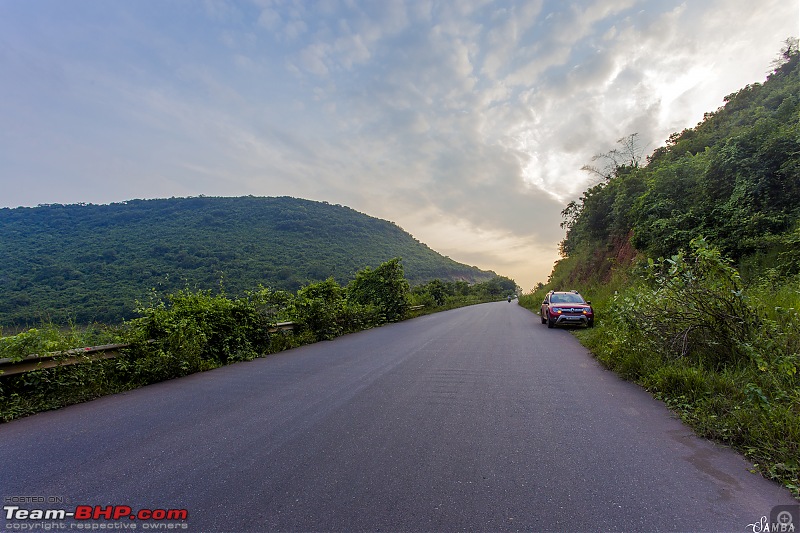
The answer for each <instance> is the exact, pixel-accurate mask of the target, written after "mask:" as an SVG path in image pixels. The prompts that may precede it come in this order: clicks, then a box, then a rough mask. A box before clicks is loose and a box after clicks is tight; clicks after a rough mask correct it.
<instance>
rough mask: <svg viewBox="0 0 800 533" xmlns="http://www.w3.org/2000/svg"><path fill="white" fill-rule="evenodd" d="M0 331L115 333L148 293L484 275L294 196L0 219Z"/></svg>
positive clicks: (50, 211) (52, 209)
mask: <svg viewBox="0 0 800 533" xmlns="http://www.w3.org/2000/svg"><path fill="white" fill-rule="evenodd" d="M0 236H1V237H0V325H3V326H6V327H8V326H19V325H25V324H36V323H38V322H39V321H40V320H42V319H49V320H54V321H56V322H61V321H64V320H67V319H71V320H75V321H76V322H78V323H87V322H92V321H98V322H105V323H114V322H119V321H120V320H121V319H123V318H128V317H131V316H132V315H133V308H134V305H135V301H136V300H137V299H139V300H143V299H146V298H147V297H148V295H149V293H150V291H151V290H152V289H156V290H157V291H159V292H169V291H173V290H176V289H180V288H186V287H189V288H192V289H194V288H200V289H212V290H215V291H218V290H220V288H221V289H222V290H224V292H225V293H226V294H229V295H239V294H242V293H243V292H244V291H247V290H250V289H255V288H257V287H258V285H259V284H261V285H264V286H268V287H271V288H274V289H284V290H291V291H294V290H297V289H298V288H299V287H301V286H302V285H304V284H306V283H308V282H309V281H314V280H322V279H327V278H328V277H333V278H335V279H336V280H337V281H338V282H340V283H342V284H344V283H347V282H348V281H350V280H351V279H352V278H353V276H354V274H355V273H356V272H357V271H358V270H361V269H363V268H364V267H366V266H370V267H376V266H378V265H379V264H381V263H382V262H384V261H387V260H389V259H391V258H393V257H401V258H402V259H403V263H402V264H403V266H404V269H405V275H406V278H407V279H408V280H409V282H410V283H411V284H412V285H414V284H418V283H424V282H426V281H429V280H431V279H435V278H440V279H442V280H464V281H468V282H475V281H483V280H486V279H489V278H491V277H493V276H494V273H493V272H487V271H483V270H480V269H478V268H477V267H471V266H467V265H463V264H461V263H457V262H456V261H453V260H451V259H449V258H447V257H444V256H442V255H440V254H438V253H437V252H435V251H433V250H431V249H430V248H428V247H427V246H426V245H425V244H423V243H421V242H419V241H417V240H416V239H415V238H414V237H412V236H411V235H410V234H408V233H407V232H405V231H403V230H402V229H401V228H400V227H398V226H397V225H396V224H394V223H392V222H388V221H386V220H381V219H377V218H373V217H370V216H368V215H365V214H363V213H359V212H357V211H355V210H353V209H350V208H348V207H343V206H339V205H331V204H328V203H326V202H322V203H320V202H312V201H308V200H301V199H296V198H288V197H281V198H265V197H253V196H248V197H240V198H216V197H197V198H170V199H159V200H131V201H127V202H121V203H114V204H109V205H92V204H78V205H60V204H50V205H40V206H38V207H33V208H25V207H19V208H15V209H10V208H4V209H0Z"/></svg>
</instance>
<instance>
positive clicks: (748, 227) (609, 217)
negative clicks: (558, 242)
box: [561, 45, 800, 280]
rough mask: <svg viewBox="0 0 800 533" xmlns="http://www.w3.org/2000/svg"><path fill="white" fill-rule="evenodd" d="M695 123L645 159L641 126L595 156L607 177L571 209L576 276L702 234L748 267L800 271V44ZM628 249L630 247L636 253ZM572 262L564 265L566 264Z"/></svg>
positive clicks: (570, 253)
mask: <svg viewBox="0 0 800 533" xmlns="http://www.w3.org/2000/svg"><path fill="white" fill-rule="evenodd" d="M725 102H726V103H725V105H724V106H723V107H721V108H720V109H718V110H717V111H715V112H712V113H706V115H705V117H704V119H703V121H702V122H701V123H700V124H698V125H697V127H695V128H690V129H685V130H684V131H682V132H680V133H675V134H673V135H672V136H671V137H670V138H669V139H668V141H667V144H666V146H663V147H661V148H658V149H657V150H655V152H654V153H653V154H652V155H651V156H650V157H649V158H648V159H647V162H646V164H645V165H640V160H641V147H640V146H639V145H638V139H637V136H636V135H635V134H634V135H631V136H629V137H626V138H624V139H621V140H620V141H619V144H620V147H619V148H617V149H615V150H612V151H611V152H608V153H606V154H601V155H599V156H597V157H596V159H597V160H600V161H604V162H606V163H610V164H609V165H607V166H605V167H602V168H600V169H598V168H596V167H594V166H587V167H586V168H587V169H588V170H591V171H593V172H594V173H595V174H596V175H598V176H599V179H600V182H599V183H597V184H596V185H595V186H594V187H592V188H590V189H589V190H588V191H586V192H585V193H584V194H583V196H582V197H581V198H580V199H579V200H578V201H577V202H572V203H570V204H569V205H568V206H567V208H566V209H565V210H564V212H563V215H564V217H565V222H564V226H565V227H566V228H567V235H566V238H565V239H564V241H563V243H562V250H561V251H562V255H563V256H564V257H569V258H576V257H579V258H581V260H582V263H583V265H582V266H581V267H578V268H576V269H575V271H574V273H573V274H574V279H576V280H577V279H580V278H581V277H586V276H587V275H590V274H593V273H601V274H607V273H608V271H609V269H610V267H611V264H612V263H611V262H609V261H608V260H607V259H609V258H613V257H616V255H618V254H619V253H623V255H624V254H625V253H626V252H625V251H624V249H626V248H628V247H629V246H631V245H632V246H633V248H635V250H637V251H640V252H643V253H645V254H647V255H649V256H654V257H659V256H664V257H668V256H671V255H672V254H675V253H677V252H678V250H680V249H681V248H686V247H687V246H688V245H689V242H690V241H691V240H692V239H693V238H695V237H697V236H699V235H703V236H704V237H705V238H706V239H707V240H708V241H709V242H712V243H713V244H714V245H716V246H717V247H719V248H720V249H721V250H722V252H723V253H724V254H725V255H726V256H727V257H729V258H731V259H732V260H734V261H736V262H738V263H740V264H741V265H742V267H743V268H744V269H745V270H747V271H749V270H752V269H755V270H756V271H758V270H760V269H761V268H762V267H763V266H766V265H770V266H771V267H773V268H779V269H781V271H782V273H785V274H791V273H794V272H796V271H797V268H798V259H800V246H798V245H800V224H798V221H799V220H800V125H799V122H800V121H798V114H799V113H800V74H799V73H798V54H797V49H796V45H794V48H793V47H792V45H789V46H788V47H787V49H786V50H785V51H784V53H783V61H781V62H780V64H779V65H778V66H777V68H775V70H774V72H772V73H771V74H770V75H769V77H768V79H767V81H766V82H765V83H763V84H760V83H754V84H752V85H748V86H747V87H745V88H744V89H742V90H740V91H738V92H736V93H734V94H731V95H728V96H727V97H725ZM628 258H630V255H629V256H628ZM564 266H566V265H564Z"/></svg>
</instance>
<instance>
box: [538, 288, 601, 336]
mask: <svg viewBox="0 0 800 533" xmlns="http://www.w3.org/2000/svg"><path fill="white" fill-rule="evenodd" d="M541 317H542V324H545V323H546V324H547V327H548V328H554V327H556V326H563V325H566V324H570V325H578V324H580V325H584V326H586V327H589V328H591V327H592V326H594V310H593V309H592V302H587V301H586V300H584V299H583V296H581V295H580V294H578V291H570V292H561V291H550V292H548V293H547V296H545V297H544V301H543V302H542V309H541Z"/></svg>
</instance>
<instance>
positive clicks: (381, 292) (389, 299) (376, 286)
mask: <svg viewBox="0 0 800 533" xmlns="http://www.w3.org/2000/svg"><path fill="white" fill-rule="evenodd" d="M408 293H409V286H408V281H407V280H406V278H405V276H404V274H403V266H402V265H401V264H400V259H399V258H394V259H391V260H389V261H387V262H385V263H383V264H382V265H380V266H379V267H378V268H376V269H375V270H371V269H370V268H369V267H367V268H365V269H364V270H361V271H360V272H358V274H356V277H355V279H354V280H353V281H351V282H350V284H349V285H348V286H347V296H348V299H349V300H350V301H352V302H354V303H357V304H361V305H374V306H376V307H377V308H378V309H379V310H380V313H381V316H382V317H383V319H384V320H386V321H388V322H397V321H398V320H401V319H403V318H404V317H405V314H406V309H407V308H408Z"/></svg>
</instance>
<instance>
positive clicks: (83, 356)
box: [0, 344, 130, 377]
mask: <svg viewBox="0 0 800 533" xmlns="http://www.w3.org/2000/svg"><path fill="white" fill-rule="evenodd" d="M128 346H130V344H105V345H102V346H89V347H88V348H76V349H74V350H67V351H65V352H54V353H49V354H46V355H36V354H34V355H29V356H28V357H26V358H24V359H22V360H21V361H15V360H13V359H0V370H2V371H3V373H2V374H0V377H4V376H13V375H14V374H22V373H24V372H30V371H31V370H39V369H42V368H53V367H57V366H66V365H75V364H78V363H85V362H87V361H97V360H98V359H113V358H115V357H116V356H117V355H119V350H120V349H122V348H127V347H128Z"/></svg>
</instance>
